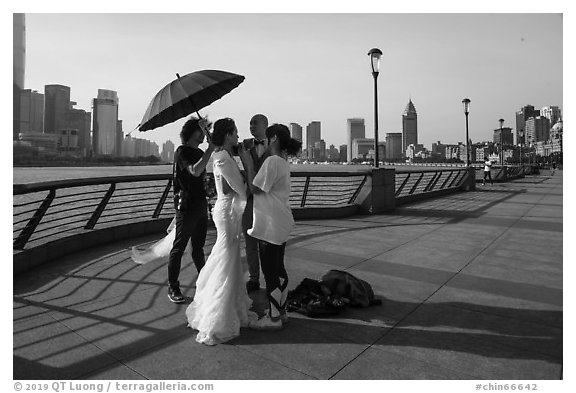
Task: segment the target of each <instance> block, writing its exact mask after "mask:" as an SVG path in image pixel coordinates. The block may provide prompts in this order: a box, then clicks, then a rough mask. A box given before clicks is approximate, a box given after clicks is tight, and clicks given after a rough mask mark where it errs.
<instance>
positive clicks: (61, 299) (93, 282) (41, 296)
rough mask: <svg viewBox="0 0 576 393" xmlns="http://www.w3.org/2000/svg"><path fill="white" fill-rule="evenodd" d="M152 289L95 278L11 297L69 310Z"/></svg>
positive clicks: (71, 279)
mask: <svg viewBox="0 0 576 393" xmlns="http://www.w3.org/2000/svg"><path fill="white" fill-rule="evenodd" d="M150 288H154V285H150V284H146V283H140V282H137V281H133V280H132V281H122V280H114V279H113V278H99V277H90V278H88V277H74V276H69V277H59V278H56V279H54V280H52V281H49V282H45V283H43V284H42V285H40V286H38V287H35V288H29V289H28V290H27V291H25V292H21V293H19V294H18V295H17V296H15V299H16V300H19V299H22V300H23V301H26V302H28V303H29V304H31V305H36V306H38V307H43V308H49V309H52V308H58V307H70V306H75V305H81V304H88V303H92V302H98V301H102V300H106V299H110V298H114V297H118V296H122V297H126V296H130V294H132V293H135V292H138V291H141V290H146V289H150Z"/></svg>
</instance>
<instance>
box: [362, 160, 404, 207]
mask: <svg viewBox="0 0 576 393" xmlns="http://www.w3.org/2000/svg"><path fill="white" fill-rule="evenodd" d="M395 174H396V170H395V169H389V168H374V169H372V173H371V175H369V176H370V179H369V181H368V180H367V181H366V184H365V186H364V187H363V192H361V193H360V194H359V196H358V199H359V204H360V206H361V209H362V211H363V212H364V213H368V214H380V213H383V212H385V211H388V210H392V209H394V208H395V207H396V198H395V196H394V188H395V186H396V184H395V182H396V179H395Z"/></svg>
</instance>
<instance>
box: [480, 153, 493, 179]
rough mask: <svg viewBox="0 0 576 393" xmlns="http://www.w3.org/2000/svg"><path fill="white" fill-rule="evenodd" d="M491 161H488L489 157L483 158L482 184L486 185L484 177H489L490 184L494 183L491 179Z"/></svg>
mask: <svg viewBox="0 0 576 393" xmlns="http://www.w3.org/2000/svg"><path fill="white" fill-rule="evenodd" d="M491 169H492V161H490V158H488V157H485V158H484V180H483V181H482V185H486V178H488V179H490V185H494V182H493V181H492V172H491Z"/></svg>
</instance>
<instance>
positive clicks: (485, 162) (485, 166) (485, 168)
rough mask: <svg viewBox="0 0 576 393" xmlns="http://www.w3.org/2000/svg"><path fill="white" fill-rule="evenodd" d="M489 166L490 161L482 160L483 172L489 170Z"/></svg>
mask: <svg viewBox="0 0 576 393" xmlns="http://www.w3.org/2000/svg"><path fill="white" fill-rule="evenodd" d="M491 166H492V161H484V172H490V167H491Z"/></svg>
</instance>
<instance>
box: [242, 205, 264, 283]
mask: <svg viewBox="0 0 576 393" xmlns="http://www.w3.org/2000/svg"><path fill="white" fill-rule="evenodd" d="M253 211H254V197H253V196H250V197H248V201H247V202H246V208H245V209H244V214H243V215H242V229H243V231H244V241H245V244H246V262H248V273H249V277H250V281H254V282H258V281H260V258H259V256H258V255H259V252H258V243H259V240H258V239H256V238H253V237H252V236H250V235H249V234H248V229H250V228H252V220H253V217H252V213H253Z"/></svg>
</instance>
